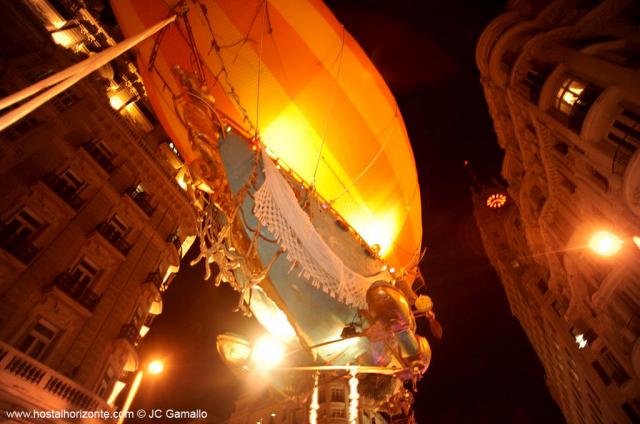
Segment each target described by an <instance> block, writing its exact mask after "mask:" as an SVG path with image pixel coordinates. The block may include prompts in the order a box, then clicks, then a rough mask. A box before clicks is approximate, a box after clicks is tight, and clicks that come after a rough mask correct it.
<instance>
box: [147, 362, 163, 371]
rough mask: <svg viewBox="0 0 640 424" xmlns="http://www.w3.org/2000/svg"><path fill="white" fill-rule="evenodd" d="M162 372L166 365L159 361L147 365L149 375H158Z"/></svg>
mask: <svg viewBox="0 0 640 424" xmlns="http://www.w3.org/2000/svg"><path fill="white" fill-rule="evenodd" d="M162 371H164V364H163V363H162V361H160V360H158V359H155V360H153V361H151V362H149V365H147V372H148V373H149V374H153V375H158V374H160V373H161V372H162Z"/></svg>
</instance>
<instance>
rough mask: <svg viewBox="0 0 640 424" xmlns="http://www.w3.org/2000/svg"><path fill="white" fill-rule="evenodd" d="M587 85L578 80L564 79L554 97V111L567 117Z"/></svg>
mask: <svg viewBox="0 0 640 424" xmlns="http://www.w3.org/2000/svg"><path fill="white" fill-rule="evenodd" d="M586 87H587V83H585V82H584V81H580V80H578V79H566V80H565V81H564V83H562V86H561V87H560V89H559V90H558V94H557V95H556V109H557V110H559V111H560V112H562V113H564V114H565V115H569V114H570V113H571V110H572V109H573V106H574V105H575V104H576V102H577V101H578V99H579V98H580V95H581V94H582V92H583V91H584V89H585V88H586Z"/></svg>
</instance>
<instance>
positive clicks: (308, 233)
mask: <svg viewBox="0 0 640 424" xmlns="http://www.w3.org/2000/svg"><path fill="white" fill-rule="evenodd" d="M262 157H263V164H264V165H263V166H264V172H265V180H264V183H263V184H262V186H261V187H260V189H258V191H257V192H256V193H255V206H254V211H253V212H254V214H255V216H256V218H257V219H258V221H260V224H262V225H263V226H265V227H266V228H267V229H268V230H269V232H271V234H273V235H274V236H275V237H276V238H277V239H278V242H279V244H280V246H281V247H282V248H283V249H284V250H285V252H286V256H287V259H288V260H289V262H291V264H292V269H293V268H294V267H295V266H299V267H300V275H301V276H302V277H304V278H305V279H307V280H309V281H310V282H311V284H312V285H313V286H314V287H317V288H320V289H322V290H323V291H325V292H326V293H328V294H329V295H330V296H331V297H333V298H334V299H337V300H338V301H340V302H343V303H344V304H346V305H350V306H355V307H357V308H360V309H364V308H366V293H367V289H368V288H369V286H370V285H371V284H372V283H373V282H374V281H375V279H376V278H373V277H372V278H368V277H365V276H363V275H361V274H359V273H357V272H354V271H352V270H351V269H350V268H348V267H347V266H346V265H345V264H344V263H343V262H342V260H341V259H340V258H339V257H338V256H337V255H336V254H335V253H334V251H333V250H332V249H331V247H329V245H327V243H326V242H325V241H324V239H323V238H322V236H321V235H320V234H319V233H318V231H317V230H316V229H315V227H314V226H313V223H312V222H311V219H310V218H309V216H308V215H307V214H306V213H305V211H304V210H303V209H302V208H301V207H300V205H299V204H298V200H297V199H296V196H295V194H294V192H293V189H292V188H291V186H289V184H288V183H287V181H286V180H285V178H284V177H283V176H282V175H281V174H280V172H279V171H278V170H277V169H276V166H275V165H274V164H273V162H272V161H271V159H270V158H269V157H268V156H267V155H266V153H265V152H264V151H263V152H262Z"/></svg>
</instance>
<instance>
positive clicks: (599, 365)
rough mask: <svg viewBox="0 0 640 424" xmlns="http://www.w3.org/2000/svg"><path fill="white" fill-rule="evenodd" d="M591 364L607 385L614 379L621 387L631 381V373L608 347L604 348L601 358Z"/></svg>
mask: <svg viewBox="0 0 640 424" xmlns="http://www.w3.org/2000/svg"><path fill="white" fill-rule="evenodd" d="M591 365H592V366H593V369H595V371H596V373H597V374H598V376H599V377H600V379H601V380H602V382H603V383H604V385H605V386H608V385H609V384H611V382H612V381H614V382H615V383H616V385H617V386H618V387H620V386H622V385H623V384H624V383H626V382H627V381H629V378H630V377H629V374H628V373H627V372H626V371H625V369H624V368H623V367H622V365H620V362H618V360H617V359H616V358H615V357H614V356H613V354H612V353H611V352H610V351H609V350H608V349H607V348H606V347H604V348H603V349H602V351H601V356H600V359H598V360H595V361H593V363H592V364H591Z"/></svg>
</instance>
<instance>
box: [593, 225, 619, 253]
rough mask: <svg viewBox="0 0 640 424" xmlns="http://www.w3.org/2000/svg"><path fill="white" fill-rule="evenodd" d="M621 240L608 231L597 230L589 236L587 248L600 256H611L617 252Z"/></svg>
mask: <svg viewBox="0 0 640 424" xmlns="http://www.w3.org/2000/svg"><path fill="white" fill-rule="evenodd" d="M621 247H622V240H621V239H620V237H618V236H616V235H615V234H613V233H610V232H609V231H598V232H596V233H594V234H593V236H591V240H589V248H590V249H591V250H593V251H594V252H595V253H596V254H598V255H600V256H611V255H615V254H616V253H618V251H619V250H620V248H621Z"/></svg>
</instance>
